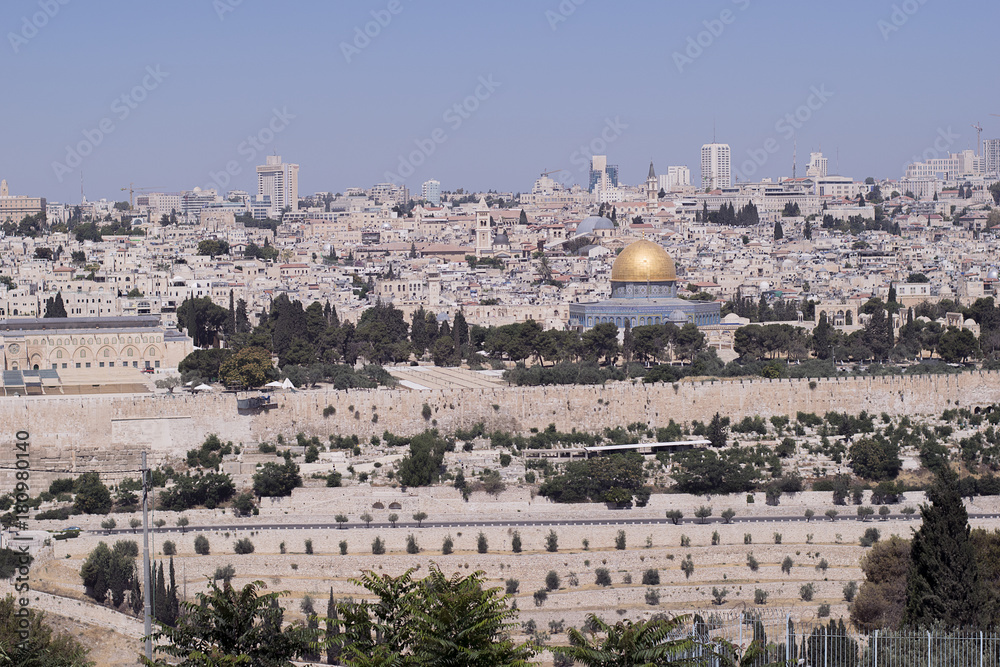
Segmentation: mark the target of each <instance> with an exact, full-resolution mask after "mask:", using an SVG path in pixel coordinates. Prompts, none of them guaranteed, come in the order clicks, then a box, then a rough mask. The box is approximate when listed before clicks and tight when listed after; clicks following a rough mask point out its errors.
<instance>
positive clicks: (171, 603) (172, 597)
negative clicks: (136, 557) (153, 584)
mask: <svg viewBox="0 0 1000 667" xmlns="http://www.w3.org/2000/svg"><path fill="white" fill-rule="evenodd" d="M180 615H181V603H180V600H178V599H177V579H176V577H175V576H174V557H173V556H171V557H170V588H168V589H167V619H166V621H164V622H165V623H166V624H167V625H170V626H174V625H177V619H178V618H179V617H180Z"/></svg>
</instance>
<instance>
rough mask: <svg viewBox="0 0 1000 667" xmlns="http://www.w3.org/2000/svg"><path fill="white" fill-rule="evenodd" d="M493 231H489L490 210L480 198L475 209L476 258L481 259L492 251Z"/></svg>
mask: <svg viewBox="0 0 1000 667" xmlns="http://www.w3.org/2000/svg"><path fill="white" fill-rule="evenodd" d="M492 243H493V230H491V229H490V209H489V207H488V206H487V205H486V200H485V199H482V198H480V199H479V205H478V206H477V207H476V257H482V256H483V255H484V254H488V253H489V252H490V250H492V247H493V246H492Z"/></svg>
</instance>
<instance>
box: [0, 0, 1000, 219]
mask: <svg viewBox="0 0 1000 667" xmlns="http://www.w3.org/2000/svg"><path fill="white" fill-rule="evenodd" d="M61 2H65V3H66V4H60V3H61ZM577 2H579V3H581V4H579V5H577V4H576V3H577ZM398 3H399V7H401V9H400V10H399V11H398V13H396V14H391V13H389V7H390V5H395V2H390V0H375V1H369V0H365V1H355V2H332V1H331V2H327V1H320V0H300V1H295V0H285V1H282V2H275V1H273V0H270V1H266V0H242V2H240V0H169V1H161V2H151V1H145V2H140V1H136V0H127V1H126V0H120V1H119V0H93V1H85V0H4V2H3V3H2V4H0V27H2V31H3V33H4V40H3V44H0V53H2V56H0V67H2V71H3V73H4V76H3V81H4V84H5V88H6V90H7V91H8V94H7V95H6V96H5V100H4V103H3V105H2V107H0V120H2V121H3V128H4V131H3V143H2V145H0V176H2V177H4V178H6V179H7V180H8V182H9V183H10V186H11V191H12V193H14V194H30V195H34V196H45V197H48V198H49V199H50V200H52V201H64V202H66V201H68V202H77V201H79V193H80V172H81V170H82V171H83V174H84V179H85V186H86V193H87V196H88V198H91V199H97V198H100V197H107V198H121V197H122V196H123V195H122V193H121V192H120V190H119V189H120V188H121V187H123V186H127V185H128V184H129V182H134V183H135V185H136V186H137V187H139V186H153V187H156V188H162V189H165V190H181V189H189V188H192V187H194V186H202V187H205V186H206V185H211V184H212V183H213V174H215V175H216V178H215V182H222V181H224V180H225V179H224V177H220V176H219V174H220V173H221V172H223V171H224V170H226V168H227V164H228V165H229V166H230V167H232V169H231V171H233V172H238V173H236V174H235V175H234V176H232V182H231V183H230V184H229V185H228V187H226V188H223V189H225V190H228V189H235V188H239V189H246V190H250V191H251V192H252V191H253V189H254V188H255V186H256V184H255V179H254V177H253V169H254V166H255V165H256V164H258V163H260V161H261V160H262V157H263V153H270V152H272V151H277V153H278V154H280V155H282V156H283V157H284V159H285V160H286V161H289V162H297V163H298V164H300V165H301V172H300V186H299V191H300V193H304V194H305V193H312V192H315V191H321V190H323V191H325V190H329V191H335V192H336V191H343V190H344V189H345V188H347V187H351V186H358V187H369V186H370V185H372V184H373V183H376V182H380V181H383V180H385V179H386V173H387V172H394V173H399V169H400V156H401V155H402V156H404V159H406V160H407V162H408V163H409V162H411V160H410V158H408V157H406V156H408V155H409V154H411V153H412V152H413V151H418V150H420V149H418V146H417V145H416V144H415V142H416V141H421V142H422V145H423V147H424V149H423V150H422V152H421V153H420V154H417V155H416V157H415V159H414V160H412V162H420V163H421V164H420V166H418V167H416V168H415V170H414V171H413V173H412V175H409V177H408V178H406V179H405V182H406V183H407V184H408V185H409V186H410V187H411V188H415V189H419V186H420V183H421V182H422V181H423V180H425V179H428V178H437V179H438V180H440V181H441V183H442V188H443V189H449V190H453V189H456V188H459V187H464V188H466V189H467V190H468V189H480V188H495V189H503V190H514V191H525V190H528V189H530V187H531V184H532V182H533V180H534V179H535V178H536V177H537V176H538V173H539V172H541V171H542V170H543V169H558V168H562V169H567V170H569V173H568V174H564V176H563V177H564V178H567V179H572V180H574V181H575V182H581V181H582V180H584V178H585V176H584V172H583V171H582V170H581V169H580V167H581V165H582V164H583V158H582V154H581V153H579V152H580V150H581V148H583V149H584V152H588V151H589V149H588V148H587V146H588V145H590V144H591V142H592V141H594V140H595V139H599V138H600V137H601V135H602V132H604V136H605V138H612V139H613V141H611V142H610V143H608V144H607V147H606V149H605V152H606V153H607V154H608V156H609V161H610V162H612V163H617V164H618V165H620V168H621V178H622V181H624V182H629V183H638V182H640V181H642V180H644V179H645V176H646V171H647V169H648V164H649V160H650V158H652V159H653V160H654V161H655V163H656V166H657V168H658V170H660V171H665V170H666V167H667V166H668V165H671V164H686V165H688V166H690V167H691V171H692V179H693V180H694V181H696V182H697V179H698V176H699V173H700V165H699V160H700V158H699V149H700V147H701V145H702V144H703V143H705V142H707V141H710V140H711V139H712V133H713V124H714V126H715V128H716V130H715V134H716V137H717V138H718V140H719V141H721V142H727V143H729V144H730V145H731V146H732V151H733V166H734V170H735V171H737V172H741V173H745V172H747V170H746V169H744V168H741V165H744V164H745V163H746V161H747V160H748V159H750V153H749V152H751V151H756V155H757V157H758V158H761V157H762V156H763V155H764V154H766V158H764V159H759V160H758V161H762V162H763V163H764V164H763V165H762V166H760V167H757V166H756V165H754V169H753V174H752V176H753V178H755V179H759V178H760V177H761V176H772V177H776V176H778V175H783V174H790V172H791V161H792V145H793V141H794V140H796V139H797V143H798V164H799V174H800V175H801V174H803V173H804V171H805V163H806V161H807V159H808V153H809V150H810V149H814V150H815V149H818V148H819V147H820V146H822V149H823V151H824V152H825V153H826V155H827V156H828V157H829V159H830V163H829V165H830V171H831V172H836V171H838V161H837V154H838V150H839V172H840V173H842V174H845V175H849V176H853V177H855V178H864V177H865V176H868V175H874V176H879V177H893V178H895V177H899V176H901V169H902V165H903V164H904V163H905V162H907V161H909V159H910V158H911V157H913V156H914V155H919V154H921V153H923V152H924V150H925V149H932V148H933V147H934V142H935V140H936V139H937V138H938V137H939V130H940V131H943V132H944V133H946V134H947V130H948V128H949V127H950V128H951V132H952V134H953V135H956V134H957V135H958V137H957V138H954V136H953V137H952V138H951V139H950V142H951V143H950V147H951V149H952V150H957V149H961V148H971V147H974V145H975V137H976V133H975V131H974V130H973V129H972V128H971V127H970V126H971V124H973V123H975V122H977V121H980V122H982V124H983V126H984V127H985V128H986V131H985V132H984V133H983V136H984V138H994V137H1000V118H997V117H993V116H990V115H989V114H990V113H991V112H992V113H998V114H1000V99H998V97H1000V96H998V94H997V92H996V91H997V86H996V73H995V71H994V70H993V68H994V67H995V66H996V48H997V47H996V25H997V24H998V18H1000V5H998V3H996V2H995V0H974V1H969V2H960V3H956V2H943V1H942V0H924V1H923V3H921V0H907V1H906V2H903V1H902V0H895V1H889V0H840V1H838V2H823V3H820V2H791V1H785V2H776V1H770V2H765V1H764V0H712V1H699V2H694V1H690V2H677V1H674V2H667V1H662V0H648V1H634V2H628V1H626V2H610V1H608V0H585V1H582V2H581V0H575V1H574V0H561V2H560V0H534V1H528V0H508V1H505V2H481V1H478V2H470V1H468V0H465V1H461V2H460V1H451V0H445V1H433V2H431V1H422V0H398ZM46 5H48V6H50V7H49V12H50V13H52V14H54V15H53V16H52V17H51V18H49V17H47V16H44V15H42V14H39V12H43V11H44V10H43V7H44V6H46ZM52 7H58V11H53V10H52ZM560 7H563V8H564V11H562V12H561V11H560ZM894 7H895V8H897V9H896V14H895V16H894ZM566 8H573V9H574V10H573V11H572V12H571V13H570V12H568V11H565V9H566ZM226 9H231V10H232V11H223V10H226ZM906 10H909V11H910V12H911V13H906ZM373 11H374V12H376V13H381V15H382V19H383V22H385V18H386V16H391V19H390V20H389V21H387V25H385V26H384V27H382V26H379V27H378V34H377V36H375V37H374V38H371V39H370V43H368V44H367V45H365V44H364V42H363V41H360V40H359V41H358V42H357V44H359V45H361V46H363V47H364V48H361V49H358V51H357V52H354V51H352V52H351V53H350V54H349V55H348V56H345V55H344V52H343V50H344V46H343V45H344V44H349V45H351V48H352V49H353V48H356V47H355V36H356V32H355V31H356V28H360V29H362V30H364V28H365V26H366V24H368V23H370V22H372V21H374V20H375V19H374V18H373V16H372V12H373ZM723 12H729V13H728V14H723ZM220 15H221V18H220ZM32 17H34V22H35V23H38V24H43V25H42V27H40V28H38V29H37V30H34V26H30V25H29V27H25V21H26V20H27V21H28V22H29V24H30V22H31V21H32ZM720 17H721V18H720ZM559 19H565V20H559ZM722 19H725V20H727V21H728V23H723V22H722ZM705 22H708V24H709V25H708V27H706V25H705ZM880 22H882V23H880ZM553 26H554V28H553ZM720 27H721V30H720ZM368 28H369V31H370V32H376V30H375V25H374V24H372V25H369V26H368ZM712 28H714V30H715V32H716V33H718V34H711V33H710V29H712ZM896 28H898V29H896ZM689 39H690V40H694V41H698V40H699V39H700V41H701V42H702V44H703V45H705V46H703V47H701V53H700V54H699V53H698V50H697V49H696V48H692V49H691V50H690V51H689V52H688V53H685V51H686V50H687V49H688V48H689V44H690V42H689ZM675 54H682V55H683V56H684V58H687V57H688V56H689V55H693V56H696V57H692V58H691V60H690V62H687V61H682V62H680V64H678V61H677V56H675ZM348 59H350V62H348ZM148 68H149V69H148ZM157 68H158V71H159V72H160V73H161V74H160V75H159V76H158V77H153V76H151V75H150V74H149V71H150V70H152V71H157ZM491 77H492V79H491ZM481 78H482V80H487V81H492V82H493V83H491V84H490V86H489V87H487V86H484V85H483V84H482V83H481ZM144 84H145V88H142V87H143V85H144ZM137 86H139V87H140V88H139V89H136V87H137ZM477 87H478V92H479V94H480V97H481V98H483V99H482V100H478V99H475V98H474V97H472V98H470V97H469V96H474V95H475V94H476V92H477ZM814 87H815V89H817V90H825V91H828V92H829V93H832V95H830V96H829V97H828V99H826V100H825V101H821V100H820V98H818V97H814V98H813V99H812V102H813V106H814V107H815V108H814V109H811V110H808V111H806V110H805V109H800V107H801V106H802V105H804V104H807V103H808V102H809V101H810V94H811V90H812V89H813V88H814ZM824 87H825V88H824ZM134 89H135V90H137V93H138V94H137V95H136V97H138V98H144V99H142V100H141V101H137V100H135V99H126V100H125V101H123V100H121V99H120V97H121V96H122V95H123V94H124V95H131V93H130V91H133V90H134ZM825 96H826V95H825V94H824V97H825ZM116 100H117V101H116ZM463 103H464V104H465V105H466V108H464V109H463V108H462V107H461V106H460V109H461V114H462V115H460V114H459V113H458V112H456V111H455V110H454V108H453V107H454V105H456V104H459V105H462V104H463ZM132 107H134V108H132ZM275 110H278V111H279V112H282V114H284V113H285V112H286V111H287V114H290V115H291V116H294V118H287V117H286V118H284V119H275V118H274V114H275ZM449 110H450V111H449ZM797 111H798V112H799V117H800V119H801V118H806V117H807V120H805V121H804V122H801V123H799V122H798V121H797V124H798V125H799V127H797V128H792V127H791V125H790V124H787V121H786V124H784V125H779V121H782V119H783V118H784V117H785V116H786V114H795V113H796V112H797ZM126 113H127V115H126ZM608 119H611V121H612V124H614V122H613V121H614V120H615V119H618V126H617V128H616V129H613V128H611V127H609V126H608ZM102 121H103V122H104V126H105V128H109V127H112V128H113V129H111V131H110V132H101V134H98V132H100V127H101V123H102ZM109 124H110V125H109ZM269 124H271V125H272V127H273V128H277V129H278V130H279V131H278V132H276V133H274V134H273V135H270V136H269V133H270V129H267V128H268V126H269ZM262 130H263V132H262ZM792 130H794V137H795V138H796V139H793V138H792V136H793V135H792ZM435 131H437V133H436V135H435ZM102 135H103V136H102ZM250 135H254V136H259V137H261V138H263V139H265V140H268V139H269V140H270V142H269V143H266V144H262V145H261V146H260V148H261V149H262V150H258V149H256V148H253V147H252V146H251V144H243V145H242V146H241V143H242V142H245V141H246V140H247V137H248V136H250ZM434 137H436V139H437V141H435V140H434ZM769 139H770V140H771V141H770V143H768V140H769ZM602 141H603V140H602ZM81 142H82V150H83V151H86V152H88V153H89V154H88V155H86V156H81V157H80V158H79V164H77V161H76V159H75V158H73V157H72V156H70V157H69V158H68V156H67V146H78V145H80V144H81ZM595 145H596V146H598V147H599V146H600V141H598V142H597V143H596V144H595ZM941 145H943V142H942V141H939V142H938V146H939V147H940V146H941ZM431 146H433V151H431V150H430V147H431ZM765 146H766V147H769V148H770V149H771V151H772V153H770V154H768V153H767V151H766V149H765ZM761 151H764V153H762V152H761ZM54 163H59V165H58V166H54ZM404 166H405V165H404ZM745 175H750V174H749V173H745ZM60 179H61V180H60ZM124 196H125V198H127V193H126V194H125V195H124Z"/></svg>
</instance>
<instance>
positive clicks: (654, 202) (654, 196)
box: [646, 160, 660, 213]
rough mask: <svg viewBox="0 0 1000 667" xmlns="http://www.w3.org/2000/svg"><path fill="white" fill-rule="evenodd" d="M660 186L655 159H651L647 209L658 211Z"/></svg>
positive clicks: (647, 182)
mask: <svg viewBox="0 0 1000 667" xmlns="http://www.w3.org/2000/svg"><path fill="white" fill-rule="evenodd" d="M659 200H660V197H659V187H658V184H657V180H656V172H655V171H654V170H653V161H652V160H650V161H649V176H647V177H646V210H647V211H649V212H650V213H653V212H654V211H656V209H657V208H658V206H659Z"/></svg>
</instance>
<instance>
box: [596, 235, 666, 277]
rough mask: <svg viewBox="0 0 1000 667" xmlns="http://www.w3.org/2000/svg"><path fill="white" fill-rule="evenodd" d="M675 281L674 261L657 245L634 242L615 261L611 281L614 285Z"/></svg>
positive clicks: (648, 242) (642, 241) (643, 241)
mask: <svg viewBox="0 0 1000 667" xmlns="http://www.w3.org/2000/svg"><path fill="white" fill-rule="evenodd" d="M670 280H674V281H675V280H677V272H676V271H675V270H674V260H673V259H671V257H670V255H668V254H667V251H666V250H664V249H663V248H662V247H661V246H660V245H659V244H657V243H653V242H652V241H646V240H641V241H636V242H635V243H632V244H630V245H629V246H628V247H626V248H625V249H624V250H622V251H621V253H620V254H619V255H618V257H617V258H616V259H615V263H614V265H613V266H612V267H611V281H612V282H616V283H645V282H650V283H659V282H665V281H670Z"/></svg>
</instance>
